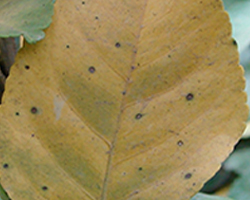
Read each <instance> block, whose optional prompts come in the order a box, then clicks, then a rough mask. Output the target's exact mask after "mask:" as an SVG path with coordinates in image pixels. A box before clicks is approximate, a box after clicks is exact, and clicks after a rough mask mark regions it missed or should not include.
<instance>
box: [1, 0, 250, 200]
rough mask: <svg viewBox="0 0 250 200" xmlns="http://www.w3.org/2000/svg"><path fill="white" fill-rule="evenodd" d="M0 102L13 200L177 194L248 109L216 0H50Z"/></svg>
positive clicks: (206, 165) (224, 152) (4, 177)
mask: <svg viewBox="0 0 250 200" xmlns="http://www.w3.org/2000/svg"><path fill="white" fill-rule="evenodd" d="M46 35H47V36H46V39H45V40H43V41H42V42H39V43H38V44H36V45H26V46H25V47H24V49H23V50H22V51H21V52H20V53H19V55H18V57H17V59H16V63H15V65H14V66H13V67H12V70H11V75H10V77H9V79H8V80H7V85H6V91H5V94H4V97H3V103H2V105H1V108H0V119H1V120H0V126H1V131H0V164H1V166H2V168H1V170H0V171H1V183H2V184H3V187H4V189H6V191H7V192H8V194H9V196H10V197H11V199H12V200H69V199H71V200H170V199H171V200H186V199H189V198H190V197H191V196H192V195H194V194H195V193H196V192H197V191H198V190H199V189H200V188H201V187H202V184H203V183H204V182H205V181H206V180H207V179H209V178H210V177H211V176H212V175H213V174H214V173H215V172H216V170H218V169H219V167H220V163H221V162H222V161H223V160H224V159H225V158H226V156H228V154H229V153H230V152H231V151H232V149H233V146H234V144H235V143H236V142H237V140H238V139H239V138H240V136H241V133H242V131H243V130H244V127H245V124H244V121H245V119H246V118H247V115H248V111H247V108H246V105H245V101H246V95H245V93H244V92H243V89H244V84H245V83H244V79H243V75H242V74H243V71H242V68H241V67H240V66H239V65H238V62H239V61H238V54H237V47H236V44H235V42H234V40H233V39H232V38H231V25H230V23H229V18H228V15H227V14H226V13H225V12H224V10H223V7H222V3H221V2H220V1H218V0H189V1H183V0H159V1H155V0H135V1H131V0H120V1H117V0H107V1H98V0H86V1H79V0H71V1H69V0H58V1H57V2H56V4H55V15H54V17H53V23H52V25H51V26H50V27H49V28H48V30H47V31H46Z"/></svg>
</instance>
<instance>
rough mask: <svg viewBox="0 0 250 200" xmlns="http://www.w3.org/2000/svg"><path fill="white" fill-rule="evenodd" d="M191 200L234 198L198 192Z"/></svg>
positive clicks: (228, 199)
mask: <svg viewBox="0 0 250 200" xmlns="http://www.w3.org/2000/svg"><path fill="white" fill-rule="evenodd" d="M190 200H233V199H231V198H228V197H219V196H215V195H208V194H203V193H198V194H196V195H195V196H194V197H193V198H191V199H190ZM245 200H247V199H245Z"/></svg>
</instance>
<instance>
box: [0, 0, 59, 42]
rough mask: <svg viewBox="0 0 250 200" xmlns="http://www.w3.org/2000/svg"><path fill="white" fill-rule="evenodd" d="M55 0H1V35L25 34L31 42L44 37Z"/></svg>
mask: <svg viewBox="0 0 250 200" xmlns="http://www.w3.org/2000/svg"><path fill="white" fill-rule="evenodd" d="M54 2H55V0H18V1H17V0H1V1H0V16H1V18H0V37H17V36H20V35H23V36H24V38H25V39H26V40H27V42H29V43H35V42H37V41H39V40H41V39H43V38H44V36H45V34H44V32H43V31H42V30H43V29H45V28H47V27H48V26H49V25H50V23H51V21H52V15H53V5H54Z"/></svg>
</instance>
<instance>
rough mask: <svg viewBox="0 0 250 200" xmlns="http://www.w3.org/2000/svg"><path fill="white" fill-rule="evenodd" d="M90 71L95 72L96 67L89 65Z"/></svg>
mask: <svg viewBox="0 0 250 200" xmlns="http://www.w3.org/2000/svg"><path fill="white" fill-rule="evenodd" d="M89 72H90V73H91V74H93V73H95V67H93V66H91V67H89Z"/></svg>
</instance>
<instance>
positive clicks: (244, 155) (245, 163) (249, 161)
mask: <svg viewBox="0 0 250 200" xmlns="http://www.w3.org/2000/svg"><path fill="white" fill-rule="evenodd" d="M224 168H225V169H226V170H228V171H234V172H236V173H238V174H240V175H245V174H249V173H250V148H244V149H240V150H237V151H235V152H233V153H232V154H231V156H230V157H229V158H228V159H227V160H226V161H225V163H224ZM249 179H250V177H249Z"/></svg>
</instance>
